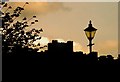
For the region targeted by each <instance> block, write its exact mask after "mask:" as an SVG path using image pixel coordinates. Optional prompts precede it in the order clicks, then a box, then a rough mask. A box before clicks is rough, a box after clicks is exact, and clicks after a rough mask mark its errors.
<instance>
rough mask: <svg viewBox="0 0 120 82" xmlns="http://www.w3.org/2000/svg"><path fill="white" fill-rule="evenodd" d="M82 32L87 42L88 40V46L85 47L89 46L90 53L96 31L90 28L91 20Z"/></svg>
mask: <svg viewBox="0 0 120 82" xmlns="http://www.w3.org/2000/svg"><path fill="white" fill-rule="evenodd" d="M84 31H85V34H86V36H87V38H88V40H89V45H87V46H89V49H90V53H91V52H92V46H93V45H94V44H92V39H93V38H94V37H95V33H96V31H97V29H96V28H94V27H93V26H92V22H91V20H90V21H89V25H88V27H87V28H86V29H84Z"/></svg>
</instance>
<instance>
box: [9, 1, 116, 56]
mask: <svg viewBox="0 0 120 82" xmlns="http://www.w3.org/2000/svg"><path fill="white" fill-rule="evenodd" d="M9 5H12V6H13V8H15V7H16V6H18V5H19V6H23V5H24V2H9ZM33 15H36V16H37V19H38V20H39V23H37V24H35V25H34V26H32V27H29V28H28V29H31V28H38V29H40V28H43V30H44V32H43V33H42V35H41V36H42V37H43V38H42V40H41V43H43V44H46V43H47V42H51V40H52V39H57V40H59V41H60V42H66V41H68V40H71V41H74V51H83V52H84V53H88V47H87V44H88V40H87V38H86V35H85V33H84V29H85V28H86V27H87V26H88V23H89V20H92V24H93V26H94V27H95V28H97V29H98V30H97V32H96V35H95V38H94V39H93V43H95V45H94V46H93V50H94V51H97V52H99V55H108V54H111V55H113V56H114V57H117V54H118V3H117V2H30V4H29V5H27V6H25V11H23V12H22V15H21V18H22V17H28V18H30V17H31V16H33Z"/></svg>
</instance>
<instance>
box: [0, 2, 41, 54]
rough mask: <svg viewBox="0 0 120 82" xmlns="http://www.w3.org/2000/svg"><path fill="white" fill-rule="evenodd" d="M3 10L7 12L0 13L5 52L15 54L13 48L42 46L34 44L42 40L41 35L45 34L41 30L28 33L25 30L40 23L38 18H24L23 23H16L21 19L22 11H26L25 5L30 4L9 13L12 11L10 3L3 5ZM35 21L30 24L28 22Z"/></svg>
mask: <svg viewBox="0 0 120 82" xmlns="http://www.w3.org/2000/svg"><path fill="white" fill-rule="evenodd" d="M1 4H2V9H4V10H5V9H6V10H5V11H0V13H1V15H0V20H1V21H2V28H1V29H2V48H3V52H7V53H10V52H14V50H13V47H14V48H15V47H18V46H19V47H21V48H25V47H26V48H29V47H35V46H40V44H39V45H38V44H37V45H35V44H33V42H34V41H36V40H39V39H41V36H40V33H41V32H43V30H42V28H41V29H39V30H38V29H32V30H29V31H26V30H25V29H26V28H28V27H29V26H31V25H33V24H35V23H37V22H38V20H37V19H36V16H33V17H31V18H30V19H27V18H26V17H24V18H23V19H22V21H18V20H17V21H16V19H17V18H18V17H20V15H21V13H22V11H23V10H24V7H25V5H28V4H29V3H28V2H26V3H25V4H24V6H23V7H19V6H18V7H17V8H16V9H14V10H13V13H11V12H9V9H12V6H8V3H3V2H2V3H1ZM32 19H34V21H32V22H31V23H30V24H29V23H28V21H30V20H32ZM37 50H38V49H37Z"/></svg>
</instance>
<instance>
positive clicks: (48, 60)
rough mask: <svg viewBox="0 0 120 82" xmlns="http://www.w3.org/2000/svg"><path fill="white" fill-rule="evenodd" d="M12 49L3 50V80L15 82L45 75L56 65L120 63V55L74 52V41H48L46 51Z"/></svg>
mask: <svg viewBox="0 0 120 82" xmlns="http://www.w3.org/2000/svg"><path fill="white" fill-rule="evenodd" d="M12 49H13V50H14V52H10V53H8V52H5V50H3V55H2V64H3V66H2V68H3V74H2V75H3V76H2V77H3V81H2V82H14V81H15V78H17V79H18V78H19V79H20V78H21V80H23V79H26V78H28V77H30V76H29V75H31V74H32V75H35V74H36V73H37V74H38V73H39V75H43V74H44V73H46V71H48V70H49V69H50V68H49V67H55V66H61V67H64V66H65V67H66V66H71V65H75V66H80V67H82V66H101V65H111V66H112V65H120V55H119V56H118V58H117V59H114V57H112V56H111V55H107V56H100V57H98V52H91V53H89V54H84V53H83V52H82V51H80V52H73V41H67V43H59V42H58V41H57V40H53V41H52V43H48V50H46V51H45V52H36V51H35V50H33V49H30V48H21V47H19V46H15V47H14V48H12ZM46 68H48V69H46ZM28 70H29V71H28ZM30 70H31V71H30ZM43 70H44V71H43ZM26 73H27V74H26ZM29 73H30V74H29ZM20 75H22V76H20ZM25 76H26V77H25ZM33 77H34V76H32V78H33ZM35 77H36V75H35ZM17 82H18V81H17Z"/></svg>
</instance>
